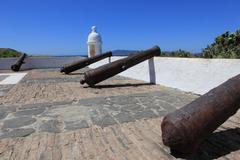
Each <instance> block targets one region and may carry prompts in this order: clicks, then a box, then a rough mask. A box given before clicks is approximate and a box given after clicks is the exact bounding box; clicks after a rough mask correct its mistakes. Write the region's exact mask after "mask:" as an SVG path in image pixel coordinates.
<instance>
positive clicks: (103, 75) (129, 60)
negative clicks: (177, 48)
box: [80, 46, 161, 86]
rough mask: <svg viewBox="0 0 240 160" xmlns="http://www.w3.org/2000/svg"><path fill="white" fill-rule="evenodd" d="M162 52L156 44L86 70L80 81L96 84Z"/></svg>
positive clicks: (91, 84)
mask: <svg viewBox="0 0 240 160" xmlns="http://www.w3.org/2000/svg"><path fill="white" fill-rule="evenodd" d="M160 54H161V50H160V48H159V47H158V46H155V47H153V48H151V49H148V50H146V51H141V52H139V53H137V54H132V55H130V56H128V57H126V58H123V59H120V60H117V61H114V62H112V63H109V64H105V65H103V66H101V67H98V68H96V69H93V70H90V71H87V72H85V73H84V78H83V79H82V80H81V81H80V83H81V84H84V83H87V84H88V85H89V86H94V85H95V84H97V83H99V82H101V81H103V80H106V79H108V78H110V77H112V76H115V75H117V74H118V73H121V72H123V71H125V70H126V69H128V68H130V67H132V66H134V65H137V64H139V63H141V62H143V61H145V60H147V59H150V58H152V57H154V56H158V55H160Z"/></svg>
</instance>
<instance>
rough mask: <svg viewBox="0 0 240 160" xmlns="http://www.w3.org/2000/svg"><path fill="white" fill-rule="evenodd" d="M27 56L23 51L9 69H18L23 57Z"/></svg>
mask: <svg viewBox="0 0 240 160" xmlns="http://www.w3.org/2000/svg"><path fill="white" fill-rule="evenodd" d="M26 57H27V54H26V53H23V54H22V55H21V56H20V57H19V58H18V60H17V61H16V62H15V63H14V64H13V65H12V66H11V69H12V70H13V71H15V72H17V71H19V70H20V68H21V66H22V64H23V63H24V59H25V58H26Z"/></svg>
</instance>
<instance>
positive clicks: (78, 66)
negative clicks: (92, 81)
mask: <svg viewBox="0 0 240 160" xmlns="http://www.w3.org/2000/svg"><path fill="white" fill-rule="evenodd" d="M111 56H112V52H106V53H104V54H100V55H96V56H93V57H90V58H86V59H82V60H80V61H76V62H73V63H71V64H66V65H65V66H64V67H62V68H61V70H60V72H64V73H65V74H69V73H71V72H73V71H76V70H78V69H81V68H84V67H86V66H88V65H90V64H93V63H95V62H98V61H100V60H102V59H105V58H107V57H111Z"/></svg>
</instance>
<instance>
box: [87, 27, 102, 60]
mask: <svg viewBox="0 0 240 160" xmlns="http://www.w3.org/2000/svg"><path fill="white" fill-rule="evenodd" d="M87 44H88V57H92V56H95V55H98V54H102V38H101V36H100V34H99V33H97V27H96V26H92V32H91V33H90V34H89V35H88V41H87Z"/></svg>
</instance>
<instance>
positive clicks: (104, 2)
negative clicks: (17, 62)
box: [0, 0, 240, 55]
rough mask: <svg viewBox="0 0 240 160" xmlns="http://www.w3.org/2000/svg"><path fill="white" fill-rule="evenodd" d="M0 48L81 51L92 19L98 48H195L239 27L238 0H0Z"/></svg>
mask: <svg viewBox="0 0 240 160" xmlns="http://www.w3.org/2000/svg"><path fill="white" fill-rule="evenodd" d="M0 6H1V7H0V8H1V10H0V20H1V22H0V48H1V47H6V48H14V49H17V50H20V51H24V52H26V53H30V54H44V55H46V54H54V55H67V54H84V53H86V52H87V45H86V40H87V36H88V34H89V32H90V28H91V26H92V25H96V26H97V27H98V31H99V32H100V33H101V35H102V38H103V49H104V50H105V51H106V50H115V49H129V50H135V49H147V48H149V47H151V46H153V45H155V44H157V45H159V46H160V47H161V48H162V50H176V49H180V48H181V49H184V50H188V51H192V52H199V51H201V50H202V48H204V47H206V45H207V44H210V43H212V42H213V40H214V38H215V37H216V36H217V35H219V34H222V33H223V32H225V31H231V32H234V31H235V30H236V29H237V28H240V10H239V6H240V1H239V0H0Z"/></svg>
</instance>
